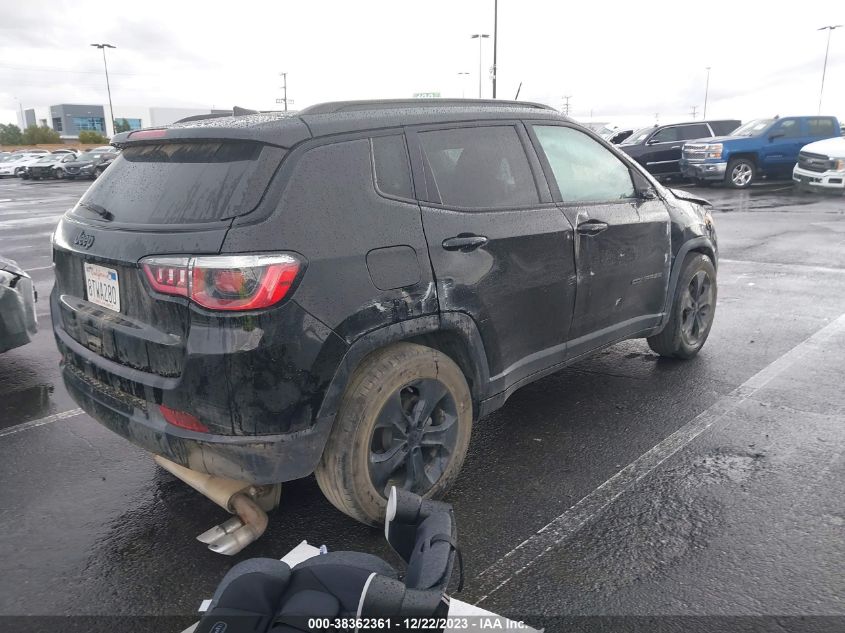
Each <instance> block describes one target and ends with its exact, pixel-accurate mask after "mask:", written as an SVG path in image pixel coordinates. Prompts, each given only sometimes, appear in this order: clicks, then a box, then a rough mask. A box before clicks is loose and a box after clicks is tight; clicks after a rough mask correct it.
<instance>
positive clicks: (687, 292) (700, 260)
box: [647, 253, 717, 359]
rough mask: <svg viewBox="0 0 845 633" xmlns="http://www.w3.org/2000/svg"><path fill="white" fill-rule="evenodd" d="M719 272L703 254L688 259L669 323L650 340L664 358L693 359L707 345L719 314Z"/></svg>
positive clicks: (650, 343)
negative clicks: (706, 342)
mask: <svg viewBox="0 0 845 633" xmlns="http://www.w3.org/2000/svg"><path fill="white" fill-rule="evenodd" d="M716 295H717V286H716V269H715V268H714V267H713V262H712V261H711V260H710V258H709V257H707V256H706V255H702V254H701V253H690V254H688V255H687V256H686V259H684V263H683V268H682V269H681V274H680V276H679V277H678V283H677V285H676V286H675V296H674V298H673V300H672V307H671V312H670V317H669V322H668V323H667V324H666V327H664V328H663V331H662V332H660V333H659V334H655V335H654V336H651V337H649V338H648V339H647V340H648V346H649V347H650V348H651V349H652V350H653V351H655V352H657V353H658V354H660V355H661V356H667V357H670V358H683V359H687V358H692V357H693V356H695V355H696V354H698V352H699V350H700V349H701V348H702V347H703V346H704V342H705V341H706V340H707V336H708V335H709V334H710V328H711V327H712V325H713V317H714V316H715V313H716Z"/></svg>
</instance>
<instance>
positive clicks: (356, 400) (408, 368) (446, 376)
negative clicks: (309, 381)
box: [315, 343, 472, 525]
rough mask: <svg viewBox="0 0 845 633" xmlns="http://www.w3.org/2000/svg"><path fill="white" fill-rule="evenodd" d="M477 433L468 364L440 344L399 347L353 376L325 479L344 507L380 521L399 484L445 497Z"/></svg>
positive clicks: (331, 496) (324, 462) (320, 471)
mask: <svg viewBox="0 0 845 633" xmlns="http://www.w3.org/2000/svg"><path fill="white" fill-rule="evenodd" d="M471 432H472V398H471V396H470V392H469V387H468V386H467V382H466V379H465V378H464V375H463V373H462V372H461V370H460V368H459V367H458V366H457V365H456V364H455V363H454V362H453V361H452V360H451V359H450V358H449V357H448V356H446V355H445V354H442V353H441V352H438V351H437V350H434V349H431V348H428V347H423V346H421V345H415V344H411V343H398V344H396V345H391V346H390V347H387V348H385V349H383V350H380V351H377V352H374V353H373V354H371V355H370V356H368V357H367V358H366V359H365V360H364V361H363V362H362V364H361V366H360V367H359V368H358V369H357V370H356V371H355V373H354V374H353V375H352V377H351V378H350V381H349V384H348V386H347V388H346V392H345V394H344V396H343V400H342V401H341V404H340V408H339V411H338V415H337V418H336V419H335V423H334V428H333V429H332V432H331V435H330V436H329V439H328V442H327V443H326V447H325V450H324V451H323V456H322V459H321V460H320V463H319V465H318V466H317V469H316V471H315V475H316V477H317V483H318V484H319V486H320V489H321V490H322V491H323V494H325V495H326V498H327V499H328V500H329V501H330V502H331V503H332V504H333V505H334V506H335V507H336V508H338V509H339V510H340V511H341V512H344V513H345V514H348V515H349V516H351V517H352V518H354V519H357V520H358V521H361V522H362V523H367V524H370V525H377V524H379V523H380V522H381V521H382V520H383V519H384V512H385V508H386V506H387V496H388V493H389V491H390V488H391V486H396V487H397V488H401V489H404V490H409V491H411V492H414V493H416V494H418V495H421V496H423V497H426V498H436V497H440V496H442V495H443V494H444V493H445V492H446V491H447V490H448V489H449V488H450V487H451V485H452V483H453V482H454V481H455V479H456V478H457V476H458V472H459V471H460V469H461V466H462V465H463V461H464V457H465V456H466V452H467V448H468V446H469V438H470V434H471Z"/></svg>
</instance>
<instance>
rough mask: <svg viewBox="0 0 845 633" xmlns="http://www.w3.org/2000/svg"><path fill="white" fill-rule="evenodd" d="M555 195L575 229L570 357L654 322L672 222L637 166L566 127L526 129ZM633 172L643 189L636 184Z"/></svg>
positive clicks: (661, 301)
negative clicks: (573, 307) (574, 272)
mask: <svg viewBox="0 0 845 633" xmlns="http://www.w3.org/2000/svg"><path fill="white" fill-rule="evenodd" d="M531 135H532V140H533V141H534V142H535V143H536V146H537V148H538V152H539V153H540V154H541V161H542V164H543V167H544V169H545V171H546V175H547V178H548V179H549V182H550V185H551V188H552V195H553V196H554V197H555V198H556V199H557V200H558V201H559V203H560V206H561V210H562V211H563V212H564V214H565V215H566V216H567V218H568V219H569V221H570V223H571V224H572V225H573V226H574V227H575V262H576V270H577V279H578V281H577V290H576V299H575V311H574V313H573V317H572V323H571V325H570V330H569V335H568V336H567V339H568V350H567V352H568V354H569V355H570V357H574V356H579V355H581V354H584V353H586V352H589V351H591V350H593V349H596V348H598V347H601V346H602V345H606V344H608V343H611V342H614V341H617V340H620V339H622V338H625V337H628V336H631V335H633V334H636V333H638V332H641V331H643V330H644V329H647V328H650V327H653V326H654V325H656V324H657V323H658V322H659V320H660V316H661V312H662V311H663V306H664V299H665V297H666V288H667V287H668V279H669V259H670V258H669V253H670V218H669V212H668V210H667V208H666V206H665V204H664V202H663V201H662V200H661V199H660V198H658V197H657V195H656V193H655V192H654V191H653V190H651V189H649V186H650V183H649V181H648V180H647V179H646V177H645V176H643V175H642V174H639V172H636V171H634V172H632V170H636V169H637V168H636V167H633V166H632V165H629V164H628V163H627V162H625V161H624V160H623V159H622V158H620V157H619V156H618V155H617V154H616V153H615V152H613V151H612V150H611V149H609V148H608V147H606V146H605V145H603V144H602V143H600V142H599V141H598V140H596V139H594V138H593V137H591V136H590V135H588V134H587V133H586V132H584V131H582V130H580V129H576V128H574V127H571V126H564V125H548V124H540V123H536V124H534V125H532V126H531ZM634 174H636V176H637V180H638V181H639V182H641V183H642V185H639V186H635V178H634Z"/></svg>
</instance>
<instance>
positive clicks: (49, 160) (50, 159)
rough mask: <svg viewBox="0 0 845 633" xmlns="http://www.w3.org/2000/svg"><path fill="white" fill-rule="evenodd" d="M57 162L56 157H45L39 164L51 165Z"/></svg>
mask: <svg viewBox="0 0 845 633" xmlns="http://www.w3.org/2000/svg"><path fill="white" fill-rule="evenodd" d="M57 160H58V157H56V156H45V157H44V158H41V159H39V161H38V162H39V163H52V162H55V161H57Z"/></svg>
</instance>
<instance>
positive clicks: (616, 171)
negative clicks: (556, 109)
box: [534, 125, 634, 202]
mask: <svg viewBox="0 0 845 633" xmlns="http://www.w3.org/2000/svg"><path fill="white" fill-rule="evenodd" d="M534 131H535V133H536V134H537V139H538V140H539V141H540V146H541V147H542V148H543V151H544V152H545V154H546V158H547V159H548V161H549V164H550V165H551V167H552V172H553V173H554V176H555V180H557V184H558V187H559V188H560V194H561V196H562V198H563V201H564V202H612V201H616V200H623V199H626V198H633V197H634V184H633V182H632V180H631V173H630V171H629V170H628V166H627V165H626V164H625V163H623V162H622V161H621V160H620V159H619V158H618V157H617V156H615V155H614V154H613V153H612V152H610V151H609V150H608V149H606V148H605V147H604V146H603V145H600V144H599V143H597V142H596V141H594V140H593V139H592V138H590V137H589V136H587V135H586V134H584V133H583V132H579V131H578V130H575V129H572V128H567V127H557V126H546V125H541V126H536V127H535V128H534Z"/></svg>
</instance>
